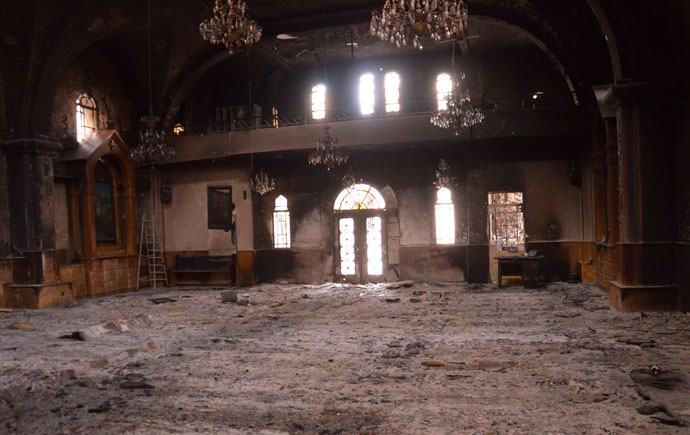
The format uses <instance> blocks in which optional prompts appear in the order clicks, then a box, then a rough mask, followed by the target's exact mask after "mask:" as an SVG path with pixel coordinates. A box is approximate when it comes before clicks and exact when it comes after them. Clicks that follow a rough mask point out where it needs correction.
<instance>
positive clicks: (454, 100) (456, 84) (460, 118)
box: [431, 73, 484, 136]
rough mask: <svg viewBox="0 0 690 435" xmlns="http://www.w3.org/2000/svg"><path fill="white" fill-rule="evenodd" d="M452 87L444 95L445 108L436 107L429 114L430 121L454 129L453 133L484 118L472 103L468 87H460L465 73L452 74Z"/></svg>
mask: <svg viewBox="0 0 690 435" xmlns="http://www.w3.org/2000/svg"><path fill="white" fill-rule="evenodd" d="M452 80H453V88H452V90H451V92H450V93H449V94H448V95H447V96H446V108H445V109H436V111H434V113H433V114H432V115H431V123H432V124H434V125H435V126H437V127H441V128H453V129H455V135H456V136H457V135H459V134H460V130H461V129H463V128H465V127H472V126H473V125H476V124H479V123H481V122H482V121H483V120H484V113H483V112H482V110H481V109H480V108H478V107H474V106H473V105H472V100H471V98H470V91H469V89H467V88H465V89H462V86H461V83H462V81H463V80H465V74H464V73H461V74H457V73H454V74H453V78H452Z"/></svg>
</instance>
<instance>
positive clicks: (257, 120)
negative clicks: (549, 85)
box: [182, 94, 561, 136]
mask: <svg viewBox="0 0 690 435" xmlns="http://www.w3.org/2000/svg"><path fill="white" fill-rule="evenodd" d="M475 103H476V104H475V106H477V107H481V108H482V110H483V111H484V113H488V112H495V111H499V110H500V111H506V110H540V109H544V108H554V107H558V106H559V105H561V104H560V103H559V101H558V98H557V97H555V96H552V95H548V94H541V95H540V96H539V97H538V98H536V99H535V98H534V94H530V95H517V96H508V97H485V98H482V99H480V100H476V101H475ZM436 104H437V103H436V101H424V102H412V103H410V102H407V103H405V102H402V103H401V105H400V110H398V111H396V112H386V106H385V105H379V106H375V107H374V112H373V113H372V114H369V115H363V114H362V112H361V110H360V108H359V107H349V108H338V109H330V110H327V111H326V117H325V118H323V119H314V118H313V117H312V114H311V112H301V113H295V112H293V113H281V114H279V115H277V116H271V115H265V116H256V117H245V118H241V119H227V120H223V121H210V120H209V121H208V122H201V123H194V124H191V125H187V126H186V127H185V131H184V133H182V134H183V135H191V136H203V135H210V134H221V133H229V132H233V131H247V130H252V129H253V130H258V129H265V128H280V127H290V126H295V125H307V124H320V123H326V122H343V121H355V120H363V119H386V118H400V117H409V116H424V115H426V116H431V114H432V113H433V112H434V110H435V109H436Z"/></svg>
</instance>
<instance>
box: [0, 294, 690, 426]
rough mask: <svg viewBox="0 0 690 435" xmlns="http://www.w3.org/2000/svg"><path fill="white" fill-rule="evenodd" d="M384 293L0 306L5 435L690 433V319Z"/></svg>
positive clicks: (0, 404)
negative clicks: (38, 307) (1, 308)
mask: <svg viewBox="0 0 690 435" xmlns="http://www.w3.org/2000/svg"><path fill="white" fill-rule="evenodd" d="M387 287H388V286H387V284H366V285H348V284H339V283H328V284H323V285H293V286H290V287H287V288H286V287H285V286H281V285H261V286H258V287H253V288H239V289H231V290H228V289H226V290H227V291H231V292H233V293H234V297H235V300H236V303H219V297H221V299H220V300H223V296H222V295H220V294H219V289H217V288H215V289H214V288H199V287H196V288H193V287H185V288H171V289H157V290H144V291H140V292H138V293H132V294H126V295H119V296H112V297H107V298H101V299H91V300H81V301H78V302H77V303H74V304H72V305H70V306H66V307H59V308H51V309H46V310H40V311H35V310H14V311H12V312H9V313H7V312H3V313H2V316H0V379H2V383H0V433H5V432H9V433H32V434H34V433H35V434H40V433H45V434H53V433H89V434H95V433H141V434H144V433H145V434H150V433H153V434H156V433H161V434H162V433H171V432H173V433H189V432H195V431H198V432H202V433H230V434H287V433H290V434H296V433H309V434H312V433H313V434H336V433H338V434H349V433H364V434H367V433H368V434H402V433H409V434H420V433H532V432H534V431H535V429H536V428H538V432H541V433H614V434H627V433H646V434H655V433H658V434H673V433H687V430H688V428H687V426H686V425H687V424H688V421H690V394H689V393H690V386H689V385H688V382H687V380H688V375H689V371H690V340H689V339H688V338H689V337H690V317H689V316H687V315H685V314H680V313H658V314H648V315H646V316H640V315H639V314H624V313H619V312H617V311H615V310H613V309H611V308H610V307H609V306H608V298H607V297H606V295H605V294H603V293H602V292H601V291H600V290H598V289H597V288H594V287H590V286H587V285H579V284H564V283H555V284H549V285H547V286H545V287H544V288H540V289H524V288H521V287H508V288H502V289H497V288H496V287H494V286H488V285H487V286H477V285H472V286H471V287H470V286H467V285H464V284H453V285H450V284H443V285H431V284H425V283H413V284H412V285H411V286H410V287H405V286H400V287H398V288H387ZM225 298H226V299H227V298H230V299H233V298H232V296H230V294H229V293H228V294H227V295H226V296H225ZM164 299H168V300H166V301H163V300H164ZM154 300H158V301H161V302H160V303H156V302H154ZM393 301H395V303H390V302H393ZM170 302H174V303H170ZM233 302H234V301H233ZM239 302H242V304H240V303H239ZM12 325H32V326H33V329H27V328H19V329H10V327H11V326H12ZM82 335H83V338H80V337H81V336H82ZM64 338H76V340H75V339H67V340H66V339H64ZM83 339H86V341H82V340H83Z"/></svg>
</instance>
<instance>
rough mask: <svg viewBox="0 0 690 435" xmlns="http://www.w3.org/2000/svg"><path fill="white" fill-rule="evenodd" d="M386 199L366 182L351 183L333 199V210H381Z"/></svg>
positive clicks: (384, 205) (384, 206)
mask: <svg viewBox="0 0 690 435" xmlns="http://www.w3.org/2000/svg"><path fill="white" fill-rule="evenodd" d="M385 208H386V201H385V200H384V199H383V196H382V195H381V193H380V192H379V191H378V190H376V189H375V188H373V187H372V186H370V185H368V184H353V185H352V186H350V187H347V188H345V189H344V190H343V191H342V192H340V194H339V195H338V197H337V198H336V200H335V206H334V207H333V209H334V210H335V211H345V210H383V209H385Z"/></svg>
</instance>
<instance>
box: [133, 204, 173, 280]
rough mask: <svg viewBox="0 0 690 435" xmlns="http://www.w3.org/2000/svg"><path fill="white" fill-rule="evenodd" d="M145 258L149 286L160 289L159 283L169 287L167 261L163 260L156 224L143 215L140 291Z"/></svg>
mask: <svg viewBox="0 0 690 435" xmlns="http://www.w3.org/2000/svg"><path fill="white" fill-rule="evenodd" d="M144 246H146V252H144ZM143 258H146V264H147V266H148V276H147V277H145V279H147V280H148V281H149V286H150V287H152V288H156V287H157V286H159V287H160V285H158V283H164V285H165V286H166V287H167V286H168V272H167V271H166V270H165V261H164V260H163V251H162V250H161V245H160V238H159V237H158V233H157V232H156V226H155V223H154V222H153V220H151V219H146V215H143V216H142V220H141V237H140V238H139V265H138V270H139V273H138V274H137V290H139V283H140V280H141V263H142V259H143Z"/></svg>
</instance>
